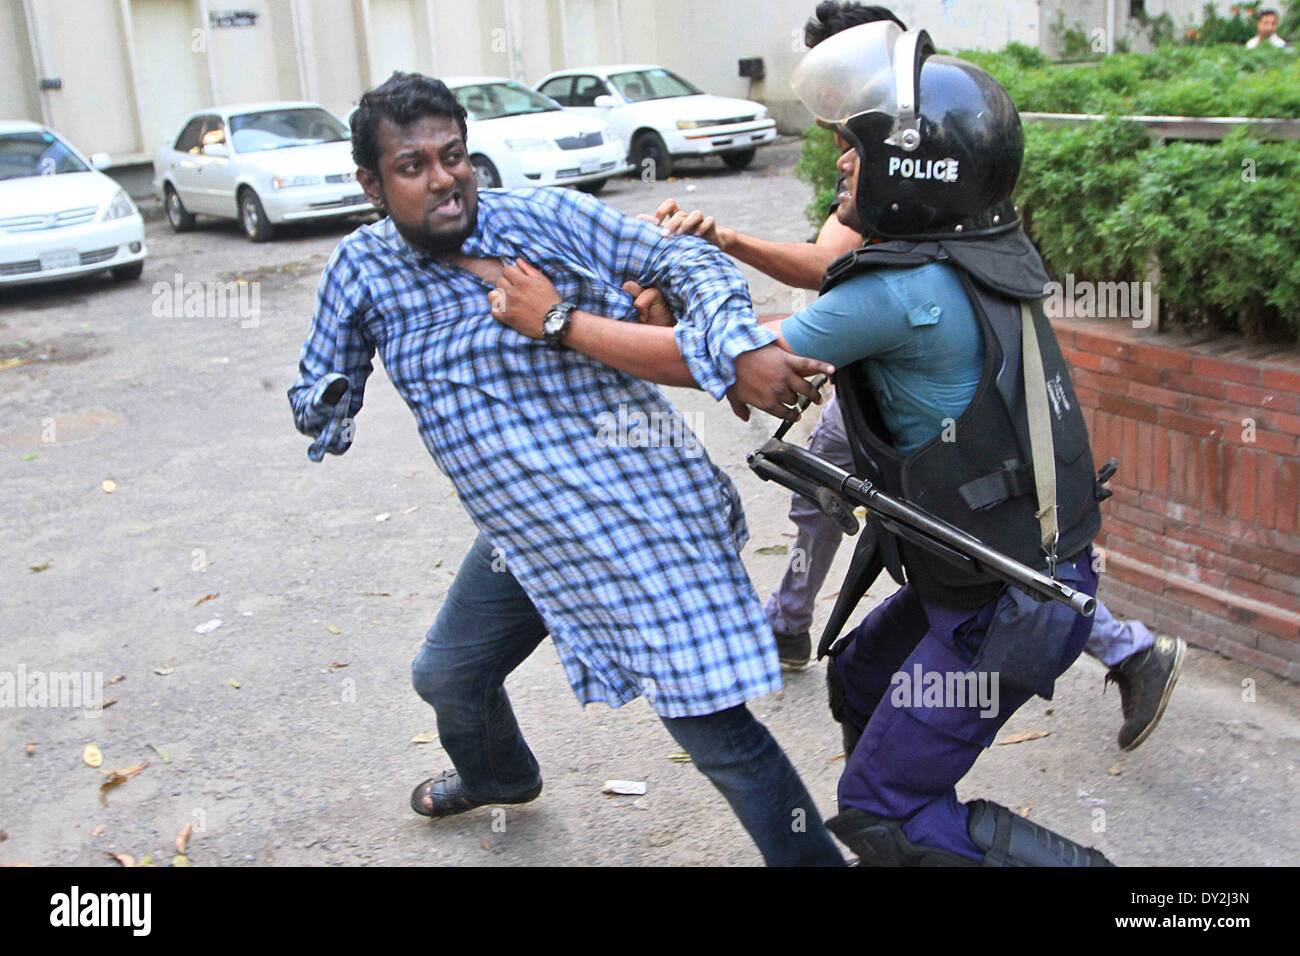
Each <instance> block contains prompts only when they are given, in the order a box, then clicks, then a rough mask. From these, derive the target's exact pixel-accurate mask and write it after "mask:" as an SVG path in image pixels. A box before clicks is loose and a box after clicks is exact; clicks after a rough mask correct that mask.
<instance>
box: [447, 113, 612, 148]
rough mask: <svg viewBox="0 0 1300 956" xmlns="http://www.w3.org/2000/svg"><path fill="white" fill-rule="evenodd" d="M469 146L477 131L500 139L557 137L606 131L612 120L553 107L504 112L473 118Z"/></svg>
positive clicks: (470, 126)
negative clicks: (477, 118)
mask: <svg viewBox="0 0 1300 956" xmlns="http://www.w3.org/2000/svg"><path fill="white" fill-rule="evenodd" d="M468 125H469V130H468V133H469V147H470V150H471V151H473V149H474V136H475V134H476V133H480V134H482V135H483V136H484V137H490V138H492V139H495V140H497V141H498V142H500V141H502V140H505V139H556V138H558V137H564V136H581V135H583V134H586V133H594V132H597V131H602V132H603V131H604V130H605V129H607V128H608V127H609V124H608V123H606V122H605V121H604V120H598V119H593V118H592V117H590V116H582V115H581V114H575V113H570V112H568V111H566V110H554V111H548V112H546V113H524V114H522V115H520V116H502V117H499V118H497V119H491V120H473V121H471V122H470V123H469V124H468Z"/></svg>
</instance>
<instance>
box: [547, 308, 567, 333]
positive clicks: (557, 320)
mask: <svg viewBox="0 0 1300 956" xmlns="http://www.w3.org/2000/svg"><path fill="white" fill-rule="evenodd" d="M563 327H564V313H563V312H557V311H556V310H555V309H551V311H549V312H547V313H546V318H545V319H544V320H543V321H542V331H543V332H545V333H547V334H549V335H554V334H555V333H556V332H558V331H560V329H562V328H563Z"/></svg>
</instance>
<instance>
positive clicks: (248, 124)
mask: <svg viewBox="0 0 1300 956" xmlns="http://www.w3.org/2000/svg"><path fill="white" fill-rule="evenodd" d="M154 189H155V190H156V191H157V193H158V198H159V199H160V200H162V203H163V208H164V210H165V211H166V213H167V221H168V222H169V223H171V227H172V228H173V229H174V230H176V231H177V232H186V231H188V230H190V229H193V228H194V219H195V216H200V215H202V216H215V217H218V218H222V219H236V220H238V221H239V224H240V226H242V227H243V230H244V233H245V234H246V235H247V236H248V238H249V239H252V240H253V241H254V242H266V241H267V240H268V239H271V238H273V237H274V235H275V227H276V226H277V225H280V224H283V223H289V222H300V221H303V220H308V219H327V218H333V217H341V216H356V215H363V214H369V213H372V212H373V211H374V207H373V206H371V204H370V202H369V200H367V199H366V196H365V193H364V192H363V191H362V189H361V186H360V184H359V183H357V181H356V164H355V163H353V161H352V144H351V142H350V133H349V131H348V128H347V127H346V126H344V125H343V123H342V122H341V121H340V120H339V118H338V117H337V116H335V115H334V114H333V113H331V112H329V111H328V110H327V109H325V107H323V106H320V105H319V104H317V103H305V102H300V103H255V104H245V105H241V106H221V107H216V108H214V109H210V110H203V111H201V112H198V113H194V114H192V115H191V116H190V117H188V118H187V119H186V120H185V122H184V123H183V124H181V128H180V131H179V132H178V133H177V134H176V137H175V139H174V140H173V141H172V142H170V143H167V144H165V145H164V146H162V147H161V148H160V149H159V150H158V152H157V154H156V156H155V157H154Z"/></svg>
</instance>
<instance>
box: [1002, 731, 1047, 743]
mask: <svg viewBox="0 0 1300 956" xmlns="http://www.w3.org/2000/svg"><path fill="white" fill-rule="evenodd" d="M1050 736H1052V732H1051V731H1050V730H1026V731H1024V732H1023V733H1019V734H1012V735H1011V736H1010V737H1003V738H1002V739H1001V740H999V741H996V743H997V745H998V746H999V747H1005V746H1007V745H1008V744H1023V743H1024V742H1025V741H1026V740H1041V739H1042V738H1043V737H1050Z"/></svg>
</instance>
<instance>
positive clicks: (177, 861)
mask: <svg viewBox="0 0 1300 956" xmlns="http://www.w3.org/2000/svg"><path fill="white" fill-rule="evenodd" d="M192 865H193V864H192V863H190V858H189V857H188V856H186V855H185V854H184V853H178V854H176V856H174V857H172V866H192Z"/></svg>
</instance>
